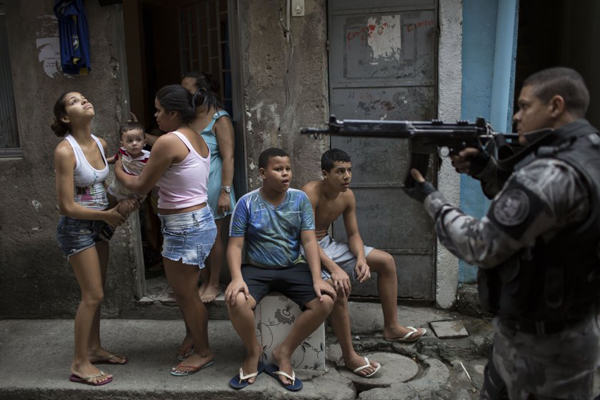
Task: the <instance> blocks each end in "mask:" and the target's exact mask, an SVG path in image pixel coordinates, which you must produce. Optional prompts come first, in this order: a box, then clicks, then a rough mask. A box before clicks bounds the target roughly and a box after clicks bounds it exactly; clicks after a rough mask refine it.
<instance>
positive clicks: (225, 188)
mask: <svg viewBox="0 0 600 400" xmlns="http://www.w3.org/2000/svg"><path fill="white" fill-rule="evenodd" d="M221 190H222V191H224V192H225V193H231V186H225V185H223V186H221Z"/></svg>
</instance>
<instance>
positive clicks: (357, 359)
mask: <svg viewBox="0 0 600 400" xmlns="http://www.w3.org/2000/svg"><path fill="white" fill-rule="evenodd" d="M344 364H345V365H346V368H348V369H349V370H350V371H352V372H354V370H355V369H356V368H359V367H362V366H363V365H365V364H366V363H365V358H364V357H361V356H359V355H358V354H356V353H354V354H351V355H349V356H348V357H347V358H346V357H344ZM369 364H370V366H369V367H367V368H364V369H361V370H360V371H357V372H354V373H355V374H356V375H358V376H367V375H371V374H372V373H373V372H375V369H377V367H378V366H379V363H378V362H375V361H371V360H369Z"/></svg>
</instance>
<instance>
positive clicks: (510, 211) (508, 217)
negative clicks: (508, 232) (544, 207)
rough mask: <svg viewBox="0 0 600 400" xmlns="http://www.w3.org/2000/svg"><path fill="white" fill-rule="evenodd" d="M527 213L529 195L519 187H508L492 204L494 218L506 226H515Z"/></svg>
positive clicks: (523, 219)
mask: <svg viewBox="0 0 600 400" xmlns="http://www.w3.org/2000/svg"><path fill="white" fill-rule="evenodd" d="M528 215H529V197H528V196H527V194H525V192H524V191H522V190H521V189H509V190H507V191H506V192H504V194H502V196H500V198H499V199H498V201H497V202H496V204H495V205H494V218H496V221H498V222H499V223H501V224H502V225H506V226H517V225H519V224H520V223H522V222H523V221H525V219H526V218H527V216H528Z"/></svg>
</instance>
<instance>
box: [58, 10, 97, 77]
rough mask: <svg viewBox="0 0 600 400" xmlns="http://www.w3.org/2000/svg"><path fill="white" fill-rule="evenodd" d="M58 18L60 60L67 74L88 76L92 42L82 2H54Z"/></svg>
mask: <svg viewBox="0 0 600 400" xmlns="http://www.w3.org/2000/svg"><path fill="white" fill-rule="evenodd" d="M54 14H56V18H58V33H59V36H60V58H61V66H62V70H63V72H64V73H65V74H73V75H87V74H88V72H89V71H90V70H91V67H90V40H89V31H88V24H87V18H86V17H85V9H84V8H83V2H82V0H54Z"/></svg>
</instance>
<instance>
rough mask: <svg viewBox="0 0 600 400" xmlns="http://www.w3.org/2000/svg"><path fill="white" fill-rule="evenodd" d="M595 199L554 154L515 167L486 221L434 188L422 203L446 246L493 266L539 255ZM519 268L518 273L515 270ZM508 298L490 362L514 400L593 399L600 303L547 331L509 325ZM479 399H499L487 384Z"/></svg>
mask: <svg viewBox="0 0 600 400" xmlns="http://www.w3.org/2000/svg"><path fill="white" fill-rule="evenodd" d="M572 124H574V125H573V126H574V127H576V128H578V129H580V130H581V129H583V130H584V131H586V132H590V131H591V132H596V131H595V129H594V128H593V127H591V126H590V125H589V124H588V123H587V121H585V120H580V121H577V122H574V123H572ZM571 128H572V127H571ZM590 136H591V135H590ZM598 141H599V142H600V139H598ZM599 153H600V151H599ZM532 159H533V161H532ZM494 185H495V186H496V187H498V185H497V184H496V183H493V182H492V184H489V185H487V187H488V188H492V187H494ZM591 197H592V194H591V193H590V189H589V187H588V185H587V182H586V181H585V179H583V178H582V175H581V174H580V173H579V172H578V171H577V170H576V169H574V168H573V167H572V166H571V165H569V164H568V163H566V162H564V161H562V160H560V159H556V158H552V157H549V158H536V157H535V156H534V157H530V158H529V159H528V160H527V159H526V160H523V161H522V162H521V163H520V164H517V165H516V166H515V172H514V173H513V174H512V175H511V176H510V177H509V178H508V180H507V182H506V183H505V184H504V186H503V187H502V189H501V190H500V191H499V192H498V193H497V194H496V195H495V197H494V199H493V201H492V204H491V206H490V210H489V212H488V214H487V215H486V216H485V217H483V218H482V219H481V220H479V219H476V218H473V217H471V216H468V215H465V214H464V213H463V212H462V211H461V210H460V209H458V208H457V207H455V206H453V205H452V204H450V203H448V201H446V199H445V198H444V196H443V195H442V194H441V193H440V192H439V191H435V192H433V193H431V194H429V195H428V196H427V197H426V198H425V201H424V206H425V210H426V211H427V212H428V214H429V215H430V216H431V217H432V218H433V219H434V220H435V229H436V232H437V234H438V237H439V240H440V242H441V243H442V244H443V245H444V246H445V247H446V248H447V249H448V250H449V251H451V252H452V253H453V254H454V255H456V256H457V257H459V258H461V259H463V260H465V261H466V262H468V263H471V264H474V265H477V266H479V267H480V268H481V269H483V270H487V271H491V270H490V269H494V268H495V267H499V266H504V265H506V263H507V261H509V260H513V259H514V257H515V256H516V255H517V254H518V255H519V257H521V258H523V259H526V258H527V257H530V258H533V257H535V255H536V254H539V253H535V251H534V250H535V246H536V243H538V240H539V239H543V240H544V241H545V242H546V243H547V242H549V241H551V240H552V239H553V238H555V237H557V235H559V234H561V232H564V231H565V230H566V227H573V226H579V225H582V224H583V223H584V221H585V220H586V219H587V218H589V217H590V212H591V211H592V209H591V203H590V198H591ZM566 251H568V250H566ZM565 269H566V270H567V271H568V268H565ZM495 270H498V268H496V269H495ZM509 271H510V270H509ZM481 272H482V271H480V273H481ZM483 272H485V271H483ZM515 273H520V271H519V269H518V268H517V269H516V272H515ZM540 279H542V278H541V277H540ZM537 284H538V282H534V283H533V284H532V286H535V285H537ZM480 286H481V282H480ZM536 293H537V292H534V291H533V290H532V292H531V294H530V295H531V296H532V297H531V298H530V300H527V299H526V300H525V301H531V302H532V303H533V302H534V301H537V299H534V298H533V296H536ZM521 301H523V296H522V298H521ZM503 304H504V305H505V303H502V302H500V304H499V306H498V307H499V309H498V310H495V311H497V314H498V315H500V317H496V318H495V319H494V335H495V336H494V342H495V345H494V349H493V357H492V359H493V365H491V366H490V367H493V368H491V369H492V370H494V369H495V371H497V373H498V374H499V377H500V378H501V380H502V381H504V383H505V384H506V388H507V391H508V394H509V396H510V398H511V399H513V400H514V399H523V400H525V399H530V398H531V397H529V396H530V395H531V394H535V395H538V397H535V398H540V399H543V398H551V399H591V398H593V396H594V394H593V393H594V390H597V389H598V385H597V384H596V385H594V382H593V381H594V372H595V371H596V369H597V367H598V365H599V359H600V355H599V345H600V328H599V323H598V316H597V309H596V308H595V307H592V309H593V311H592V312H590V313H589V315H588V316H587V317H586V318H583V319H581V320H578V321H575V322H573V323H571V324H569V325H567V326H566V327H565V329H562V328H561V329H560V330H558V331H556V332H551V333H549V334H546V333H545V332H544V331H543V329H542V331H538V332H531V330H529V331H525V330H521V329H520V327H519V325H511V326H508V325H507V321H506V319H504V318H502V315H503V314H502V307H503ZM533 324H534V323H532V325H533ZM534 328H535V325H534ZM495 371H493V372H495ZM496 381H497V379H496ZM496 384H497V387H498V388H500V387H501V386H502V382H498V381H497V382H496ZM492 386H493V385H492ZM596 394H598V393H596ZM481 398H482V399H491V398H495V397H493V396H492V395H491V393H486V391H485V390H484V391H482V393H481Z"/></svg>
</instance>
